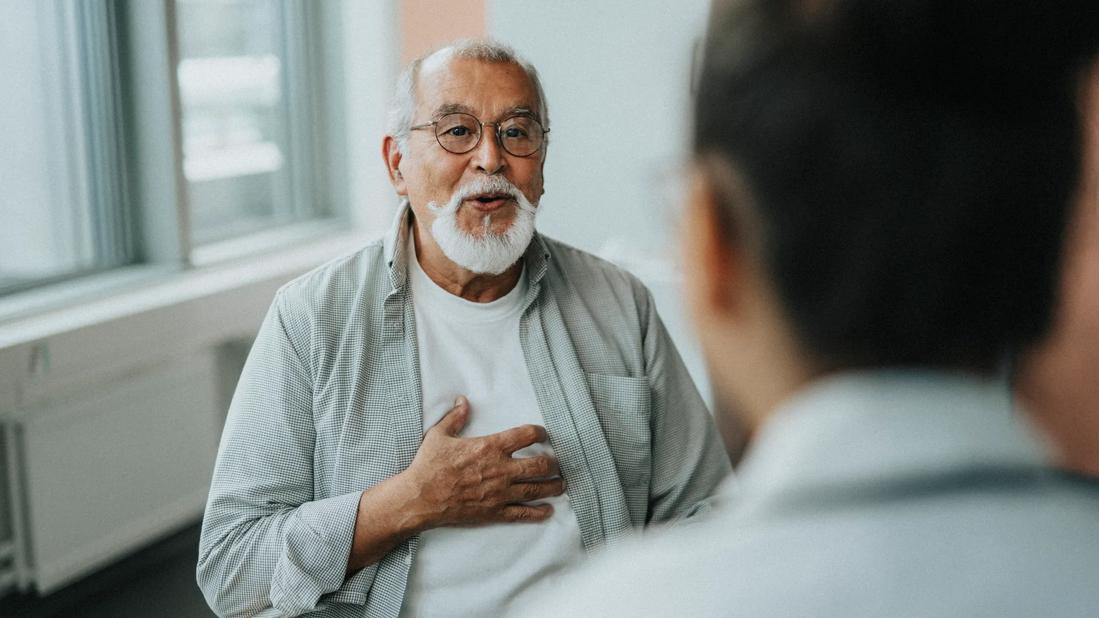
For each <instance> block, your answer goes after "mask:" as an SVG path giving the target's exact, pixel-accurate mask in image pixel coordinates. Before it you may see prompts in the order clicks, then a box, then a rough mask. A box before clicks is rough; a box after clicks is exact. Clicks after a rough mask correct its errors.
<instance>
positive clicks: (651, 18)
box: [487, 0, 710, 397]
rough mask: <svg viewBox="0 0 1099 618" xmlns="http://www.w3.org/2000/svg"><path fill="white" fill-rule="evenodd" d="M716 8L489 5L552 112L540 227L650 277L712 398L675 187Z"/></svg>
mask: <svg viewBox="0 0 1099 618" xmlns="http://www.w3.org/2000/svg"><path fill="white" fill-rule="evenodd" d="M709 6H710V2H709V0H677V1H676V2H674V3H673V2H667V1H660V2H658V1H654V0H633V1H630V0H556V1H554V2H520V1H517V0H489V1H488V4H487V9H488V10H487V16H488V31H489V33H490V35H491V36H493V37H494V38H496V39H499V40H501V41H503V42H506V43H508V44H510V45H511V46H513V47H514V48H515V49H516V50H517V51H518V52H520V53H521V54H522V55H524V56H525V57H526V58H527V59H528V60H530V61H531V62H532V63H534V65H535V67H537V68H538V72H539V74H540V75H541V77H542V81H543V86H544V87H545V90H546V98H547V99H548V102H549V107H550V112H549V113H550V120H551V125H552V127H551V129H552V130H551V132H550V138H551V143H550V148H549V155H548V159H547V161H546V195H545V197H544V198H543V199H542V204H541V207H542V211H541V213H540V214H539V224H538V225H539V229H540V230H541V231H543V232H545V233H546V234H548V235H550V236H553V237H555V238H559V239H561V240H564V241H566V242H568V243H571V244H573V245H576V246H578V247H580V248H582V249H586V250H589V251H593V252H595V253H598V254H600V255H603V256H604V257H607V258H609V259H612V260H613V261H616V262H618V263H620V264H622V265H623V266H625V267H626V268H628V269H629V270H631V271H632V272H634V274H636V275H638V276H639V277H641V279H642V280H643V281H645V283H646V284H647V285H648V286H649V288H650V289H651V290H652V291H653V295H654V297H655V298H656V302H657V307H658V308H659V311H660V313H661V316H662V317H663V319H664V322H665V323H666V324H667V326H668V329H669V331H671V333H672V337H673V339H675V341H676V344H677V345H678V346H679V348H680V352H681V353H682V354H683V356H684V359H685V360H686V362H687V365H688V368H689V369H690V370H691V374H692V375H693V376H694V378H695V381H696V382H697V383H698V384H699V389H700V390H701V391H702V392H703V395H704V396H706V397H709V388H708V385H707V384H708V382H707V380H706V376H705V371H704V369H703V365H702V359H701V357H700V355H699V353H698V349H697V345H696V343H695V339H694V336H693V333H692V332H691V329H690V327H689V325H688V324H687V322H686V320H685V317H684V310H683V307H682V306H681V304H680V298H681V296H682V295H681V294H680V293H679V283H680V277H679V275H678V270H677V255H678V248H677V246H676V245H675V237H676V235H675V233H674V225H675V212H676V206H677V205H676V204H675V203H674V199H671V200H670V199H669V197H673V198H674V196H669V195H668V192H667V191H666V190H665V188H666V185H667V181H668V180H670V179H671V178H674V176H675V172H676V171H677V170H678V169H679V166H680V164H682V162H683V161H684V160H685V157H686V153H687V145H688V143H689V136H688V129H689V117H690V116H689V104H690V69H691V56H692V49H693V45H694V43H695V41H696V40H697V39H699V38H701V36H702V34H703V32H704V30H705V24H706V17H707V14H708V11H709Z"/></svg>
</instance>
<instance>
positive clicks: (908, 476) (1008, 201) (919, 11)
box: [526, 0, 1099, 617]
mask: <svg viewBox="0 0 1099 618" xmlns="http://www.w3.org/2000/svg"><path fill="white" fill-rule="evenodd" d="M723 4H727V5H731V6H730V7H729V8H728V9H727V10H724V11H719V12H717V13H716V16H715V19H714V21H713V26H712V29H711V32H710V38H709V41H708V44H707V50H706V56H705V60H704V64H703V69H702V72H701V78H700V82H699V84H700V87H699V92H698V98H697V102H696V105H695V114H696V115H695V133H694V151H695V160H696V163H697V165H696V172H695V175H694V177H693V181H692V190H691V192H690V195H689V197H688V198H687V209H686V211H687V212H686V217H685V222H684V225H683V230H684V246H685V249H684V259H685V260H686V263H687V268H686V269H685V270H686V272H687V273H688V275H687V276H688V286H687V287H688V294H687V296H688V299H689V301H690V305H691V307H692V314H693V315H692V318H693V320H694V322H695V324H696V326H697V327H698V329H699V330H700V332H701V334H702V342H703V348H704V352H705V354H706V356H707V358H708V361H709V365H710V368H711V375H712V377H713V383H714V384H715V386H716V389H717V393H718V395H719V397H720V398H721V399H722V400H724V401H725V402H735V404H736V405H730V406H727V408H728V409H733V410H737V411H738V412H739V413H742V414H743V415H744V418H745V420H746V421H747V422H748V423H750V424H751V425H752V426H753V427H755V428H758V431H755V432H754V438H753V442H752V444H751V445H750V446H749V450H748V453H747V456H746V458H745V460H744V462H743V463H742V464H741V466H740V468H739V474H738V481H739V482H738V487H737V491H736V492H735V495H732V494H730V493H729V492H727V491H725V490H719V493H718V498H717V501H716V506H715V507H714V511H713V512H712V513H711V516H710V517H709V518H708V520H707V521H705V522H702V523H700V524H699V525H698V526H693V527H690V528H689V529H683V530H676V531H673V532H672V533H670V534H668V535H667V536H665V537H664V538H661V539H658V540H656V542H652V540H650V544H649V545H648V546H644V547H637V548H633V549H632V551H623V552H615V551H611V552H608V553H607V554H606V555H605V556H603V557H601V558H600V559H599V561H598V564H594V563H593V564H590V565H588V566H589V567H590V571H589V570H587V569H585V572H584V573H583V574H582V575H579V576H578V577H577V581H576V582H575V584H573V585H571V586H569V587H568V589H569V594H568V595H565V596H562V597H560V600H559V602H558V603H557V604H556V606H554V607H552V608H549V607H547V606H546V603H545V602H544V603H538V602H536V601H535V602H532V605H531V607H533V608H534V609H536V610H537V613H540V614H545V615H554V616H556V615H564V616H608V615H623V616H634V615H653V616H672V615H676V616H717V615H741V616H875V617H877V616H1020V617H1023V616H1027V617H1029V616H1081V617H1082V616H1096V615H1099V585H1096V584H1097V582H1099V580H1097V576H1096V569H1095V565H1096V564H1097V563H1099V494H1097V493H1096V492H1094V491H1093V490H1091V489H1090V488H1087V487H1085V486H1083V485H1081V484H1076V483H1072V482H1069V481H1066V480H1065V479H1063V478H1061V477H1060V476H1057V475H1054V474H1053V473H1052V472H1051V470H1050V463H1051V460H1050V456H1051V454H1050V453H1049V452H1047V451H1046V450H1045V449H1044V446H1043V444H1042V443H1041V441H1040V440H1039V439H1037V438H1036V437H1035V436H1034V435H1033V434H1032V432H1031V431H1030V430H1029V427H1028V426H1027V424H1026V418H1025V417H1024V416H1023V415H1019V414H1015V413H1014V410H1013V405H1012V401H1011V397H1010V395H1009V391H1008V389H1007V386H1006V383H1005V380H1003V376H1002V375H1000V374H1001V371H1000V367H1001V364H1002V363H1001V361H1002V359H1003V356H1004V353H1005V351H1007V350H1012V349H1026V348H1027V347H1028V346H1029V345H1032V344H1033V343H1034V342H1035V341H1038V340H1039V339H1040V338H1041V337H1042V335H1043V334H1044V332H1045V331H1046V330H1047V328H1048V327H1049V324H1050V319H1051V315H1052V313H1053V311H1052V307H1053V299H1054V291H1055V289H1056V282H1057V275H1058V271H1059V266H1060V256H1061V238H1062V235H1063V232H1064V229H1065V222H1066V220H1067V213H1068V211H1069V204H1070V201H1071V199H1072V197H1073V195H1074V193H1075V192H1076V187H1077V183H1078V178H1079V175H1080V168H1081V149H1080V139H1079V135H1080V121H1081V119H1080V117H1079V107H1078V103H1079V100H1078V99H1079V95H1080V93H1081V92H1082V91H1083V90H1085V89H1084V88H1081V86H1083V85H1087V84H1085V83H1084V82H1083V81H1082V79H1081V78H1082V76H1083V75H1084V72H1083V71H1082V70H1081V69H1082V67H1084V66H1086V64H1087V63H1088V62H1089V61H1090V60H1091V58H1092V57H1093V56H1094V54H1095V51H1096V50H1095V48H1096V45H1097V44H1099V36H1096V35H1097V34H1099V33H1097V32H1096V23H1095V22H1094V20H1093V18H1092V17H1090V15H1091V14H1092V13H1091V9H1092V8H1093V7H1092V6H1091V5H1090V4H1085V2H1084V1H1083V0H1078V1H1073V2H1068V3H1067V6H1066V5H1065V4H1064V3H1062V4H1058V6H1056V7H1053V6H1051V5H1047V4H1042V3H1003V2H994V1H991V0H988V1H983V0H954V1H951V2H942V1H940V0H908V1H904V2H881V0H833V1H826V2H819V1H814V0H746V1H735V0H734V1H732V2H726V3H723ZM564 585H568V583H565V584H564ZM547 602H548V601H547ZM543 608H545V609H543ZM526 609H529V608H526Z"/></svg>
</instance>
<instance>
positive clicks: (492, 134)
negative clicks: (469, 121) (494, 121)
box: [472, 125, 506, 174]
mask: <svg viewBox="0 0 1099 618" xmlns="http://www.w3.org/2000/svg"><path fill="white" fill-rule="evenodd" d="M482 131H484V134H482V135H481V143H480V144H477V147H476V148H474V149H473V159H472V163H473V164H474V165H475V166H477V170H478V171H483V172H484V173H486V174H496V173H499V172H500V171H501V170H502V169H503V168H504V166H505V165H506V161H505V160H504V149H503V148H501V147H500V141H499V138H498V137H497V133H496V127H495V126H494V125H485V127H484V128H483V129H482Z"/></svg>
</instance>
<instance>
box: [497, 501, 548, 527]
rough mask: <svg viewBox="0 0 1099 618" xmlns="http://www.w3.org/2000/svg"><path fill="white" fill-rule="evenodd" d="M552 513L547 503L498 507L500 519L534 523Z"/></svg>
mask: <svg viewBox="0 0 1099 618" xmlns="http://www.w3.org/2000/svg"><path fill="white" fill-rule="evenodd" d="M552 515H553V506H551V505H549V504H509V505H508V506H505V507H504V508H502V509H500V521H510V522H528V523H536V522H540V521H546V520H547V519H549V518H550V517H551V516H552Z"/></svg>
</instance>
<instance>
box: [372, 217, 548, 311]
mask: <svg viewBox="0 0 1099 618" xmlns="http://www.w3.org/2000/svg"><path fill="white" fill-rule="evenodd" d="M411 230H412V208H410V207H409V205H408V200H403V201H402V204H401V206H400V208H398V209H397V214H396V215H395V216H394V217H393V223H392V225H391V226H390V228H389V232H388V233H387V234H386V236H385V243H384V249H385V259H386V266H387V267H388V268H389V283H390V285H391V286H392V288H393V289H394V290H398V289H401V288H403V287H404V286H405V284H406V283H407V281H408V259H407V255H408V254H407V253H406V252H405V248H406V246H407V244H408V240H409V237H410V236H411V233H410V232H411ZM523 259H524V260H526V267H527V277H529V281H530V287H531V288H534V289H537V288H538V285H539V284H540V283H541V281H542V277H544V276H545V274H546V271H547V270H549V259H550V251H549V247H548V246H547V245H546V242H545V240H544V239H543V238H542V235H541V234H539V233H538V232H535V233H534V237H533V238H532V239H531V241H530V245H528V246H527V250H526V252H525V253H524V254H523Z"/></svg>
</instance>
